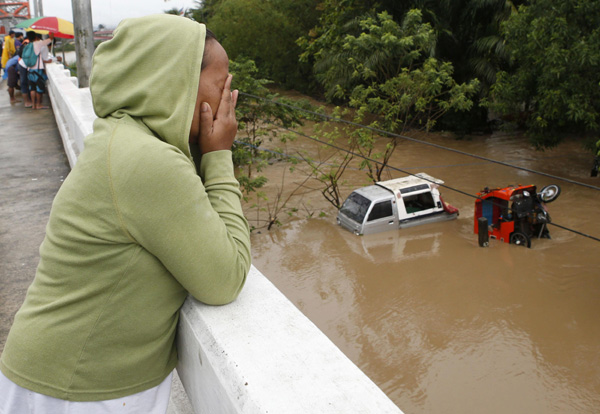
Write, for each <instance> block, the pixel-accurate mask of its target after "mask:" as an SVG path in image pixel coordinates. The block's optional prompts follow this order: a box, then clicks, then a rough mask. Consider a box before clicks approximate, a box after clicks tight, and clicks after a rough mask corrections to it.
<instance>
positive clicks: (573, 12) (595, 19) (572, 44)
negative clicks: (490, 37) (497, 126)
mask: <svg viewBox="0 0 600 414" xmlns="http://www.w3.org/2000/svg"><path fill="white" fill-rule="evenodd" d="M599 22H600V2H597V1H593V0H536V1H533V2H531V4H530V5H528V6H521V7H519V9H518V13H515V14H513V15H512V16H511V18H510V19H509V20H507V22H506V23H505V25H504V35H505V37H506V44H507V47H508V48H509V51H510V56H511V62H512V65H513V68H512V69H511V70H508V71H501V72H500V73H498V79H497V82H496V84H495V85H494V86H493V88H492V92H493V95H492V103H491V106H492V108H494V109H496V110H497V111H499V112H501V113H502V114H504V115H507V116H510V117H512V118H513V119H516V120H518V121H519V122H520V123H521V124H522V125H524V126H525V127H526V128H527V131H528V134H529V135H530V137H531V138H532V140H533V142H534V144H535V145H537V146H539V147H548V146H553V145H555V144H556V143H558V142H559V140H560V136H561V132H563V131H565V130H569V131H580V132H584V131H591V132H596V131H597V130H598V119H599V115H600V114H599V111H600V67H599V65H600V26H599V25H598V23H599Z"/></svg>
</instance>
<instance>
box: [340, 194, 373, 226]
mask: <svg viewBox="0 0 600 414" xmlns="http://www.w3.org/2000/svg"><path fill="white" fill-rule="evenodd" d="M370 205H371V201H370V200H369V199H368V198H366V197H363V196H361V195H360V194H358V193H352V194H350V195H349V196H348V198H347V199H346V201H344V204H342V208H341V209H340V212H341V213H342V214H344V215H345V216H346V217H348V218H350V219H352V220H354V221H356V222H358V223H362V222H363V220H364V219H365V214H367V210H368V209H369V206H370Z"/></svg>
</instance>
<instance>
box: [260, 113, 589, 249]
mask: <svg viewBox="0 0 600 414" xmlns="http://www.w3.org/2000/svg"><path fill="white" fill-rule="evenodd" d="M266 122H268V123H270V124H272V125H275V126H277V127H279V128H281V129H284V130H286V131H288V132H291V133H294V134H296V135H299V136H301V137H304V138H307V139H310V140H312V141H316V142H319V143H321V144H325V145H327V146H329V147H332V148H335V149H337V150H339V151H342V152H345V153H348V154H350V155H353V156H357V157H359V158H362V159H364V160H366V161H370V162H373V163H376V164H379V165H383V163H382V162H381V161H377V160H374V159H371V158H368V157H366V156H364V155H362V154H357V153H355V152H352V151H350V150H348V149H346V148H342V147H340V146H337V145H335V144H332V143H329V142H325V141H321V140H320V139H318V138H315V137H312V136H310V135H308V134H305V133H303V132H299V131H296V130H293V129H291V128H288V127H284V126H281V125H277V124H275V123H274V122H272V121H266ZM387 167H388V168H389V169H391V170H394V171H398V172H401V173H404V174H408V175H412V176H415V174H414V173H411V172H409V171H406V170H403V169H401V168H398V167H394V166H390V165H387ZM419 178H421V179H423V180H425V181H429V182H431V183H434V184H437V185H439V186H440V187H444V188H447V189H449V190H451V191H454V192H457V193H459V194H462V195H465V196H467V197H470V198H474V199H476V200H481V197H477V196H476V195H473V194H471V193H468V192H466V191H463V190H459V189H457V188H454V187H450V186H448V185H446V184H439V183H436V182H434V181H432V180H429V179H427V178H424V177H419ZM492 204H495V203H494V202H492ZM499 206H500V205H499ZM500 207H504V206H500ZM509 210H510V209H509ZM547 224H552V225H553V226H556V227H559V228H561V229H563V230H566V231H570V232H572V233H575V234H578V235H580V236H583V237H587V238H589V239H592V240H595V241H597V242H600V238H598V237H595V236H592V235H589V234H586V233H583V232H580V231H578V230H573V229H570V228H568V227H565V226H561V225H559V224H555V223H552V222H550V223H547Z"/></svg>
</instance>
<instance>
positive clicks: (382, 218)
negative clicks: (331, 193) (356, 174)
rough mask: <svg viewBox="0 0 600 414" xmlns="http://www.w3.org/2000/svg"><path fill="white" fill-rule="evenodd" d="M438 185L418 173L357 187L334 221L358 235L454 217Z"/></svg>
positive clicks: (435, 180) (456, 210)
mask: <svg viewBox="0 0 600 414" xmlns="http://www.w3.org/2000/svg"><path fill="white" fill-rule="evenodd" d="M439 184H444V182H443V181H442V180H440V179H438V178H434V177H432V176H430V175H428V174H426V173H418V174H415V175H411V176H408V177H403V178H396V179H393V180H388V181H379V182H377V183H376V184H375V185H370V186H368V187H363V188H359V189H358V190H354V191H353V192H352V193H351V194H350V195H349V196H348V198H347V199H346V201H344V204H343V205H342V208H341V209H340V211H339V212H338V216H337V223H338V224H339V225H340V226H342V227H344V228H346V229H348V230H350V231H351V232H353V233H354V234H357V235H361V234H372V233H379V232H382V231H386V230H392V229H401V228H404V227H411V226H416V225H419V224H425V223H433V222H437V221H445V220H452V219H455V218H457V217H458V214H459V212H458V209H457V208H455V207H452V206H451V205H449V204H447V203H445V202H444V200H442V197H441V196H440V192H439V190H438V187H439Z"/></svg>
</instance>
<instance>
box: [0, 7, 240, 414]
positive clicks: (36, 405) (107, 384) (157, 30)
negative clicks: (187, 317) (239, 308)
mask: <svg viewBox="0 0 600 414" xmlns="http://www.w3.org/2000/svg"><path fill="white" fill-rule="evenodd" d="M174 39H177V42H176V43H174V42H173V40H174ZM174 44H177V47H173V45H174ZM228 64H229V61H228V57H227V54H226V52H225V50H224V49H223V47H222V46H221V45H220V44H219V43H218V41H217V40H216V39H214V37H213V36H211V35H210V33H209V34H207V31H206V28H205V26H204V25H202V24H200V23H196V22H194V21H192V20H189V19H186V18H183V17H178V16H170V15H154V16H147V17H142V18H136V19H127V20H124V21H123V22H122V23H121V24H120V25H119V27H118V28H117V29H116V31H115V33H114V37H113V39H112V40H110V41H107V42H105V43H103V44H101V45H100V46H99V47H98V49H97V50H96V53H95V54H94V57H93V65H92V74H91V79H90V91H91V95H92V100H93V107H94V111H95V113H96V115H97V116H98V118H97V119H96V120H95V121H94V129H93V133H92V134H91V135H89V136H88V137H86V139H85V149H84V150H83V152H82V153H81V155H80V157H79V159H78V161H77V164H76V165H75V167H74V168H73V170H72V171H71V172H70V174H69V175H68V177H67V178H66V180H65V182H64V183H63V185H62V186H61V188H60V190H59V192H58V193H57V195H56V197H55V199H54V202H53V205H52V210H51V213H50V218H49V222H48V225H47V228H46V236H45V239H44V241H43V243H42V245H41V247H40V263H39V265H38V268H37V271H36V275H35V279H34V281H33V283H32V284H31V286H30V287H29V289H28V292H27V296H26V298H25V302H24V303H23V305H22V307H21V308H20V310H19V311H18V312H17V314H16V316H15V319H14V323H13V325H12V327H11V330H10V333H9V335H8V338H7V341H6V345H5V348H4V351H3V353H2V356H1V358H0V371H1V373H2V374H0V413H13V412H18V413H27V412H48V413H50V412H51V413H53V414H55V413H62V412H65V413H66V412H69V413H84V412H85V413H86V414H93V413H95V412H103V413H104V412H116V411H114V410H117V409H118V410H119V411H118V412H119V413H133V412H136V413H137V412H144V413H159V412H160V413H164V412H165V411H166V406H167V402H168V395H169V390H170V378H171V375H172V371H173V369H174V368H175V366H176V364H177V351H176V347H175V334H176V329H177V322H178V317H179V309H180V307H181V306H182V304H183V302H184V300H185V299H186V297H187V296H188V292H189V294H191V295H192V296H193V297H194V298H196V299H197V300H199V301H202V302H204V303H206V304H211V305H222V304H226V303H229V302H231V301H233V300H234V299H235V298H236V297H237V296H238V295H239V293H240V291H241V289H242V287H243V285H244V282H245V279H246V275H247V273H248V271H249V268H250V241H249V237H250V233H249V228H248V223H247V221H246V219H245V218H244V216H243V214H242V208H241V204H240V198H241V193H240V190H239V184H238V182H237V180H236V179H235V177H234V172H233V171H234V169H233V163H232V154H231V146H232V143H233V140H234V138H235V134H236V131H237V121H236V119H235V106H236V102H237V96H238V92H237V91H233V92H232V91H231V89H230V87H231V75H230V74H229V72H228V70H229V67H228ZM29 410H31V411H29ZM36 410H37V411H36Z"/></svg>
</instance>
